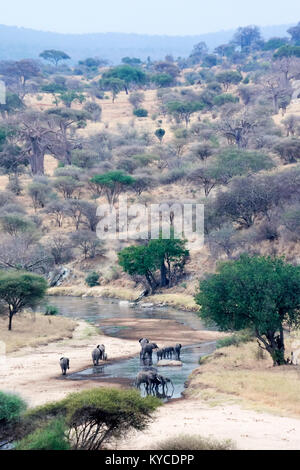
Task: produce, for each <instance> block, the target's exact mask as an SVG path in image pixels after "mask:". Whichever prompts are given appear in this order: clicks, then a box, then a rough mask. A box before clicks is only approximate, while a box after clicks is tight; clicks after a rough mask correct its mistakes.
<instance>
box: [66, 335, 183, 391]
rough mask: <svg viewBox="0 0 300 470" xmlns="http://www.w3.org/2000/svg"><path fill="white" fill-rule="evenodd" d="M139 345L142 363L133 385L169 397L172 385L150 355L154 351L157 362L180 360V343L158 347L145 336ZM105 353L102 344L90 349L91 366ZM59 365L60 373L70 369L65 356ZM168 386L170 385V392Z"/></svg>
mask: <svg viewBox="0 0 300 470" xmlns="http://www.w3.org/2000/svg"><path fill="white" fill-rule="evenodd" d="M139 343H140V345H141V352H140V361H141V365H142V367H143V368H142V370H140V371H139V373H138V374H137V376H136V379H135V381H134V385H135V387H137V388H138V389H139V390H140V389H141V385H144V388H145V391H146V393H147V395H149V394H153V395H156V396H159V397H162V398H165V397H171V396H172V395H173V392H174V386H173V383H172V381H171V379H169V378H168V377H164V376H163V375H161V374H159V372H158V370H157V369H156V368H155V367H153V366H152V355H153V351H154V350H155V351H156V355H157V362H159V361H160V360H161V359H173V358H174V359H176V360H178V361H179V360H180V351H181V347H182V346H181V344H176V345H175V346H166V347H164V348H159V347H158V345H157V344H156V343H153V342H150V341H149V340H148V339H147V338H141V339H140V340H139ZM106 360H107V354H106V352H105V346H104V344H98V346H97V347H96V348H95V349H94V350H93V351H92V361H93V366H94V367H96V366H98V365H99V361H106ZM60 367H61V371H62V375H66V373H67V370H68V369H70V360H69V358H67V357H61V358H60ZM169 386H171V387H172V390H171V394H170V395H168V394H169V393H170V390H169Z"/></svg>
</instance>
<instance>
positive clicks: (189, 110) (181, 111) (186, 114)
mask: <svg viewBox="0 0 300 470" xmlns="http://www.w3.org/2000/svg"><path fill="white" fill-rule="evenodd" d="M203 108H204V104H203V103H202V102H198V103H197V102H193V103H192V102H182V101H170V102H169V103H167V110H168V113H169V114H171V115H172V116H174V117H175V119H177V120H178V121H182V120H184V122H185V125H186V127H187V126H188V124H189V122H190V120H191V116H192V114H193V113H195V112H196V111H200V110H201V109H203Z"/></svg>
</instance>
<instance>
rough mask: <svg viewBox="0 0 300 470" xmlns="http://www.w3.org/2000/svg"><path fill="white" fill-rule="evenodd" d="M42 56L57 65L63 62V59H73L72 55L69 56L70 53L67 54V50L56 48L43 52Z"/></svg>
mask: <svg viewBox="0 0 300 470" xmlns="http://www.w3.org/2000/svg"><path fill="white" fill-rule="evenodd" d="M40 57H42V59H44V60H46V61H48V62H51V63H52V64H54V65H55V67H57V66H58V64H59V62H61V61H62V60H68V59H71V57H70V56H68V54H66V53H65V52H63V51H57V50H55V49H49V50H45V51H43V52H41V53H40Z"/></svg>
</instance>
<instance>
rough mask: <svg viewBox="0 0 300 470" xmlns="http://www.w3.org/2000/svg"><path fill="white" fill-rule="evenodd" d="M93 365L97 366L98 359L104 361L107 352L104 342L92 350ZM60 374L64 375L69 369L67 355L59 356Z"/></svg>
mask: <svg viewBox="0 0 300 470" xmlns="http://www.w3.org/2000/svg"><path fill="white" fill-rule="evenodd" d="M92 360H93V366H98V365H99V361H106V360H107V354H106V352H105V346H104V344H98V346H97V347H96V348H95V349H94V350H93V351H92ZM59 364H60V368H61V372H62V375H66V373H67V370H68V369H70V359H69V358H68V357H61V358H60V360H59Z"/></svg>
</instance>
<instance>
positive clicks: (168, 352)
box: [164, 346, 175, 359]
mask: <svg viewBox="0 0 300 470" xmlns="http://www.w3.org/2000/svg"><path fill="white" fill-rule="evenodd" d="M173 354H175V349H174V348H173V346H167V347H166V348H164V358H165V359H172V355H173Z"/></svg>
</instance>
